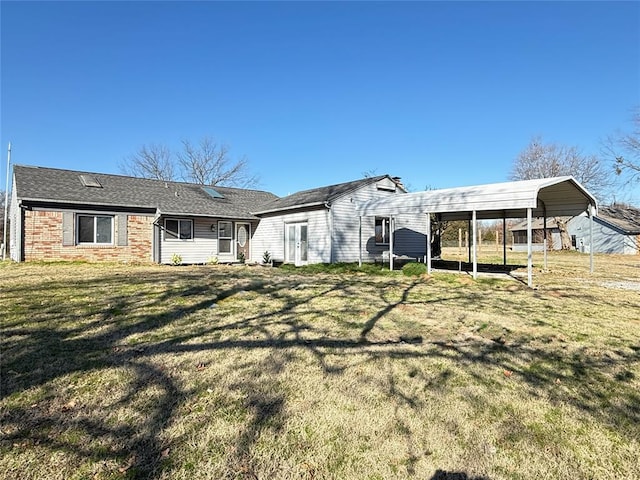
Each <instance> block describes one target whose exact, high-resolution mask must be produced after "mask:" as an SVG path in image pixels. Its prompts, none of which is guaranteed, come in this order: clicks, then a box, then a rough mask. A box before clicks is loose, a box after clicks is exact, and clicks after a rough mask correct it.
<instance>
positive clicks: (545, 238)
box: [542, 213, 547, 270]
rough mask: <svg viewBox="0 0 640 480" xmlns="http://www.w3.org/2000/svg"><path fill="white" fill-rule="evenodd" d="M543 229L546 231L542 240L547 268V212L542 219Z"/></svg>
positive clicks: (545, 266)
mask: <svg viewBox="0 0 640 480" xmlns="http://www.w3.org/2000/svg"><path fill="white" fill-rule="evenodd" d="M542 223H543V225H542V231H543V232H544V242H542V248H543V249H544V269H545V270H546V269H547V214H546V213H545V215H544V218H543V219H542Z"/></svg>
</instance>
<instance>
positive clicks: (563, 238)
mask: <svg viewBox="0 0 640 480" xmlns="http://www.w3.org/2000/svg"><path fill="white" fill-rule="evenodd" d="M554 220H555V222H556V225H557V226H558V230H559V231H560V242H561V243H562V250H571V247H572V245H571V235H569V232H568V231H567V222H566V221H565V220H564V219H562V218H560V217H555V219H554Z"/></svg>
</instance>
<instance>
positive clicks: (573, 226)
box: [567, 215, 640, 255]
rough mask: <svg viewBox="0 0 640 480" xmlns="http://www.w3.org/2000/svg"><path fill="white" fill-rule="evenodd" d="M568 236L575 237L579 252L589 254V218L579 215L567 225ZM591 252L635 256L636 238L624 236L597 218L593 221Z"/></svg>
mask: <svg viewBox="0 0 640 480" xmlns="http://www.w3.org/2000/svg"><path fill="white" fill-rule="evenodd" d="M567 230H568V231H569V234H570V235H575V237H576V248H577V249H578V250H579V251H584V252H589V248H590V245H589V217H588V216H587V215H579V216H577V217H574V218H572V219H571V220H569V222H568V223H567ZM593 249H594V250H593V252H594V253H620V254H626V255H636V254H638V253H639V252H640V245H638V237H637V236H636V235H626V234H625V233H623V232H622V231H620V230H619V229H617V228H615V227H614V226H612V225H611V224H609V223H607V222H603V221H602V220H601V219H599V218H598V217H594V219H593Z"/></svg>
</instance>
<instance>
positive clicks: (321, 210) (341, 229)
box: [253, 175, 427, 265]
mask: <svg viewBox="0 0 640 480" xmlns="http://www.w3.org/2000/svg"><path fill="white" fill-rule="evenodd" d="M402 194H406V190H405V189H404V187H403V185H402V183H400V181H399V179H398V178H392V177H390V176H388V175H381V176H376V177H371V178H364V179H361V180H357V181H353V182H346V183H340V184H337V185H330V186H327V187H321V188H314V189H311V190H305V191H302V192H298V193H294V194H293V195H289V196H287V197H283V198H278V199H274V200H272V201H270V202H269V203H267V204H265V205H263V207H262V208H261V209H260V210H259V211H257V212H255V214H256V215H257V216H258V217H260V223H259V224H258V227H257V230H256V232H255V235H254V240H253V241H254V246H255V247H256V248H258V249H259V250H260V251H268V252H269V253H270V254H271V256H272V258H274V259H282V260H283V261H284V262H286V263H293V264H296V265H302V264H305V263H335V262H356V261H358V260H359V258H360V256H361V255H362V260H363V261H365V262H374V261H378V260H380V261H381V260H383V258H385V257H386V258H388V255H389V237H390V234H391V232H393V235H394V241H393V245H394V246H393V253H394V256H398V257H406V258H413V259H418V258H420V257H423V256H424V254H425V251H426V236H425V231H426V222H427V219H426V217H425V216H424V215H414V214H411V215H400V216H398V217H396V218H394V219H393V220H392V219H391V218H390V217H387V216H385V217H382V216H381V217H375V218H371V217H368V218H362V219H361V218H360V217H359V215H358V213H357V210H356V207H357V205H359V204H361V203H364V202H366V201H368V200H371V199H374V198H385V197H391V196H396V195H402ZM361 229H362V233H363V236H362V238H363V239H364V240H361V237H360V231H361Z"/></svg>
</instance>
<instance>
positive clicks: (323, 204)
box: [249, 201, 331, 215]
mask: <svg viewBox="0 0 640 480" xmlns="http://www.w3.org/2000/svg"><path fill="white" fill-rule="evenodd" d="M313 207H325V208H327V209H329V208H331V204H330V203H329V202H326V201H323V202H312V203H303V204H298V205H291V206H289V207H281V208H273V209H271V210H263V211H258V212H249V213H251V214H252V215H265V214H267V213H276V212H285V211H287V210H299V209H301V208H313Z"/></svg>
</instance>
